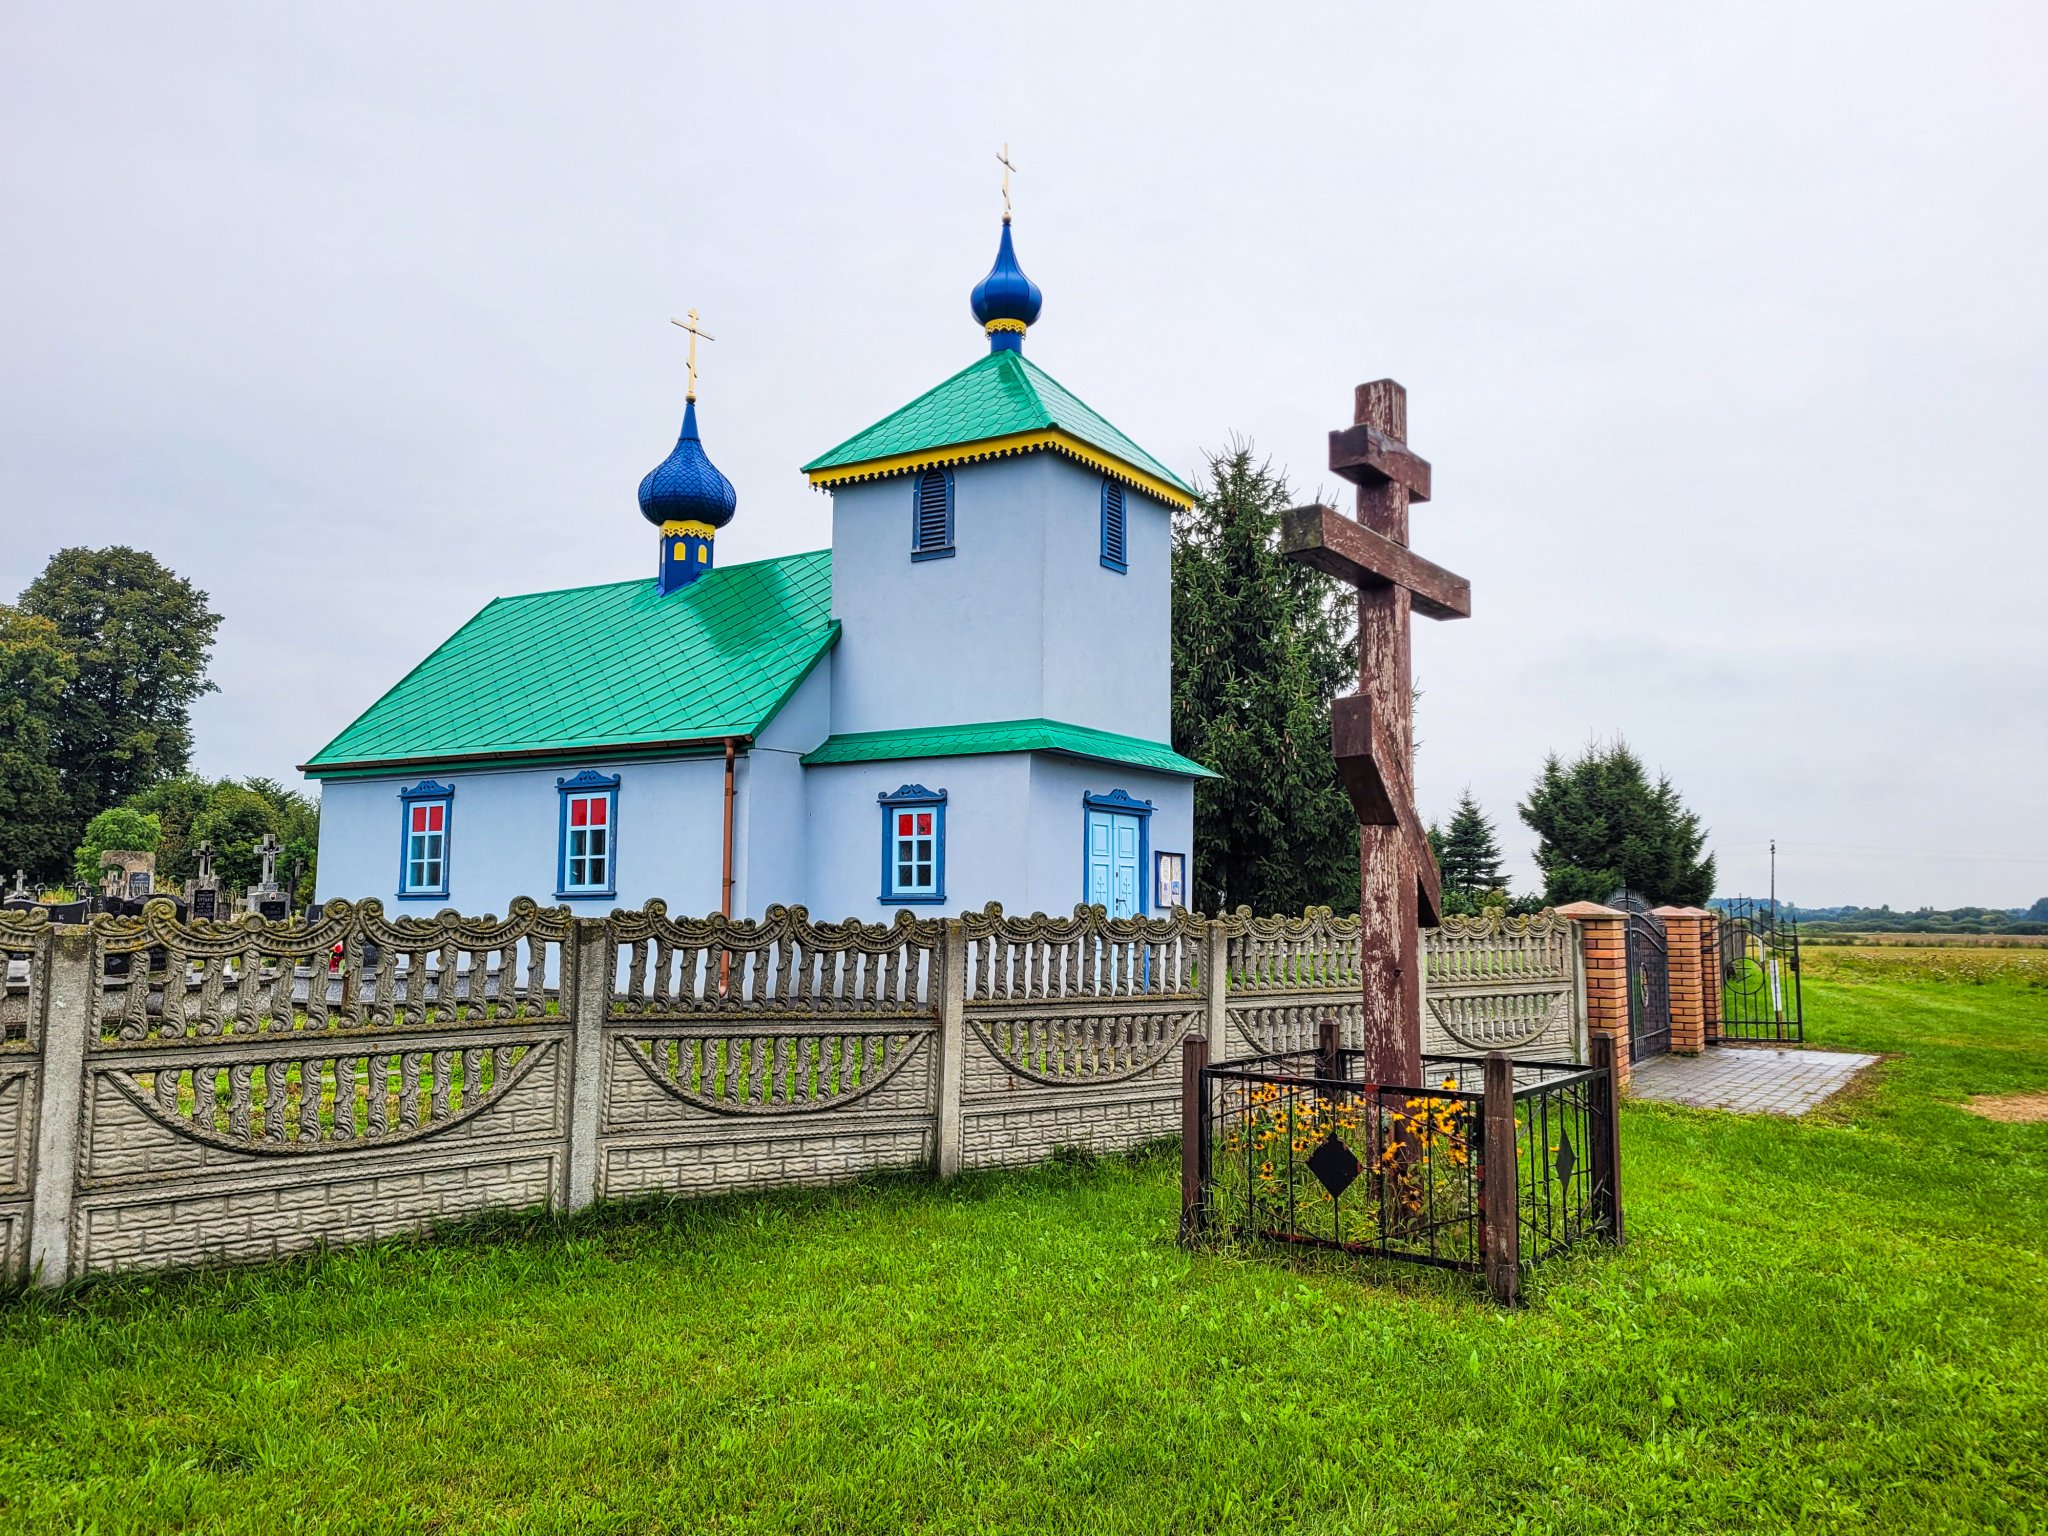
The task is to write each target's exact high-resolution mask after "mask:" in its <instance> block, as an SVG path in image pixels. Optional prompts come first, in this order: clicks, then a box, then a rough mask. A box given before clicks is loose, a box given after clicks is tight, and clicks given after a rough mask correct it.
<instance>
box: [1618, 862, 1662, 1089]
mask: <svg viewBox="0 0 2048 1536" xmlns="http://www.w3.org/2000/svg"><path fill="white" fill-rule="evenodd" d="M1607 905H1608V906H1610V907H1613V908H1614V909H1615V910H1616V911H1619V912H1626V913H1627V914H1628V1059H1629V1060H1630V1061H1641V1060H1642V1059H1643V1058H1644V1057H1645V1056H1657V1055H1661V1054H1663V1053H1664V1052H1666V1051H1668V1050H1670V1049H1671V972H1670V965H1669V961H1668V956H1667V948H1666V940H1665V936H1664V919H1663V918H1661V917H1658V916H1656V915H1655V914H1654V913H1653V912H1651V910H1650V904H1649V902H1647V901H1645V900H1644V899H1643V898H1642V897H1640V896H1638V895H1637V894H1636V893H1635V892H1634V891H1631V890H1628V889H1626V888H1624V889H1622V890H1619V891H1616V892H1615V893H1614V894H1613V895H1612V896H1610V897H1608V898H1607Z"/></svg>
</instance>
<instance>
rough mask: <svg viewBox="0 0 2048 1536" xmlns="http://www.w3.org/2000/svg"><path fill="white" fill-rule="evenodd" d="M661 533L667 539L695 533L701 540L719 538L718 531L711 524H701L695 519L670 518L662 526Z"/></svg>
mask: <svg viewBox="0 0 2048 1536" xmlns="http://www.w3.org/2000/svg"><path fill="white" fill-rule="evenodd" d="M661 531H662V535H663V537H665V538H674V537H675V536H676V535H677V534H679V533H694V534H696V535H697V536H698V537H699V538H704V539H715V538H717V537H718V530H717V529H716V528H714V527H712V526H711V525H710V524H709V523H700V522H697V521H695V520H693V519H690V518H682V517H672V518H670V519H669V520H668V521H667V522H665V523H663V524H662V525H661Z"/></svg>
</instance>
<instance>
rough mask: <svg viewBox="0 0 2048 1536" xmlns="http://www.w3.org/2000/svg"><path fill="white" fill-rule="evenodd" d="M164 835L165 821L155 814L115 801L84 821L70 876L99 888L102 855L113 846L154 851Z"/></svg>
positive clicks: (86, 888) (81, 885) (85, 887)
mask: <svg viewBox="0 0 2048 1536" xmlns="http://www.w3.org/2000/svg"><path fill="white" fill-rule="evenodd" d="M163 839H164V829H163V824H162V823H161V822H159V821H158V820H157V819H156V818H155V817H154V816H148V815H144V814H143V813H142V812H141V811H133V810H130V809H129V808H128V807H127V806H125V805H116V806H112V807H110V808H108V809H107V810H104V811H101V812H100V813H99V815H97V816H95V817H93V819H92V820H91V821H89V822H87V823H86V824H85V838H84V840H83V841H81V842H80V843H79V845H78V847H77V848H76V849H75V850H74V851H73V854H72V864H71V878H72V879H73V880H75V881H77V882H78V887H79V889H80V890H83V891H97V890H98V889H99V888H100V859H101V857H102V856H103V855H104V854H105V853H106V852H107V850H108V849H110V848H120V849H127V850H139V851H140V852H143V853H155V852H156V851H157V848H158V847H159V846H160V845H161V844H162V842H163Z"/></svg>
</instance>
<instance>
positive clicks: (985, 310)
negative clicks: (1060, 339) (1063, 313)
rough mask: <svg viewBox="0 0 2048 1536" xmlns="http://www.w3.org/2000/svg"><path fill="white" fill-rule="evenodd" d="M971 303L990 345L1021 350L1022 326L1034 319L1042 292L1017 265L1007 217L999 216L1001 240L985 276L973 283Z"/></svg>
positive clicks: (1022, 340) (1041, 300) (1043, 301)
mask: <svg viewBox="0 0 2048 1536" xmlns="http://www.w3.org/2000/svg"><path fill="white" fill-rule="evenodd" d="M972 302H973V305H974V318H975V319H977V320H979V321H980V322H981V323H982V325H983V327H984V328H985V329H986V330H987V331H988V333H989V340H990V343H991V345H993V346H996V347H1008V348H1010V349H1014V350H1018V351H1021V350H1022V349H1023V343H1024V327H1025V326H1027V325H1030V324H1031V323H1032V322H1033V321H1034V320H1036V319H1037V318H1038V311H1039V309H1040V308H1041V307H1042V306H1043V305H1044V303H1045V295H1044V294H1042V293H1040V292H1039V291H1038V284H1036V283H1034V282H1033V281H1031V279H1030V278H1028V277H1026V276H1025V275H1024V269H1023V268H1022V267H1020V266H1018V265H1017V251H1016V248H1015V247H1014V246H1012V245H1011V244H1010V221H1009V219H1008V217H1007V216H1006V217H1005V218H1004V219H1003V243H1002V244H1001V245H999V246H998V247H996V264H995V265H994V266H992V267H990V268H989V269H988V276H987V277H984V278H983V279H982V280H981V281H980V282H978V283H976V284H975V285H974V297H973V300H972Z"/></svg>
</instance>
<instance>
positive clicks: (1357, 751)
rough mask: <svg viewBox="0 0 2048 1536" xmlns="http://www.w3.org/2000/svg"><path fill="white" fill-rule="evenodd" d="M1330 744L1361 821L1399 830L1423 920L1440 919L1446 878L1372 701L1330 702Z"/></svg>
mask: <svg viewBox="0 0 2048 1536" xmlns="http://www.w3.org/2000/svg"><path fill="white" fill-rule="evenodd" d="M1330 746H1331V748H1332V749H1333V750H1334V751H1335V752H1336V755H1337V778H1338V780H1339V781H1340V782H1341V783H1342V784H1343V786H1344V793H1345V794H1346V795H1347V796H1349V797H1350V800H1351V809H1352V810H1353V811H1354V812H1356V813H1357V816H1358V824H1359V825H1360V826H1361V827H1397V828H1399V829H1400V837H1401V845H1402V852H1403V853H1404V854H1405V855H1406V856H1407V860H1408V863H1409V864H1410V866H1411V867H1413V869H1414V871H1415V885H1416V897H1417V904H1418V906H1419V907H1420V909H1421V911H1420V915H1421V918H1422V921H1423V922H1424V923H1426V924H1434V923H1437V922H1439V921H1441V920H1442V912H1443V878H1442V876H1441V875H1439V874H1438V873H1437V867H1436V854H1435V852H1434V851H1433V850H1432V849H1431V848H1430V846H1429V834H1428V833H1427V832H1425V831H1423V829H1422V823H1421V822H1420V821H1419V820H1418V819H1417V818H1416V815H1415V793H1414V791H1413V790H1411V789H1410V788H1409V787H1408V774H1407V772H1406V769H1405V768H1404V766H1403V762H1402V759H1403V756H1404V754H1403V753H1402V752H1401V751H1400V749H1399V748H1397V747H1396V746H1395V745H1394V743H1393V741H1392V740H1391V739H1390V738H1389V737H1388V735H1387V733H1386V732H1385V731H1383V730H1380V729H1379V728H1378V725H1377V722H1376V721H1375V719H1374V717H1373V711H1372V700H1370V699H1368V698H1366V697H1365V696H1364V695H1363V694H1356V693H1354V694H1350V695H1347V696H1346V697H1344V698H1341V699H1338V700H1336V701H1335V702H1334V703H1333V704H1332V705H1331V706H1330Z"/></svg>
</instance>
